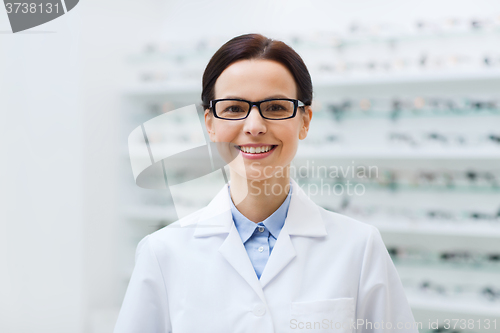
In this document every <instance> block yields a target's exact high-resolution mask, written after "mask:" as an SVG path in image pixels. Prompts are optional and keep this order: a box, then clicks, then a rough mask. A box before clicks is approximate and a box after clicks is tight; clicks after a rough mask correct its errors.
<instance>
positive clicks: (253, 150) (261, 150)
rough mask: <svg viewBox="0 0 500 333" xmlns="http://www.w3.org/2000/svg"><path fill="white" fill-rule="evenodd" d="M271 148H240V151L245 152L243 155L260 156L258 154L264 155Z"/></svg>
mask: <svg viewBox="0 0 500 333" xmlns="http://www.w3.org/2000/svg"><path fill="white" fill-rule="evenodd" d="M271 148H272V146H262V147H257V148H255V147H240V150H241V151H243V152H245V153H250V154H260V153H265V152H268V151H269V150H271Z"/></svg>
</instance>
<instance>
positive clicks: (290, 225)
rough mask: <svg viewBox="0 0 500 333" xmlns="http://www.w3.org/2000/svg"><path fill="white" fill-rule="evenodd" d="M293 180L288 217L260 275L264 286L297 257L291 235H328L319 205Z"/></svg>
mask: <svg viewBox="0 0 500 333" xmlns="http://www.w3.org/2000/svg"><path fill="white" fill-rule="evenodd" d="M291 182H292V186H293V191H292V198H291V200H290V206H289V207H288V213H287V217H286V219H285V223H284V225H283V228H282V229H281V231H280V234H279V236H278V239H277V240H276V244H275V245H274V248H273V251H272V252H271V256H270V257H269V260H268V261H267V263H266V266H265V268H264V271H263V272H262V275H261V277H260V284H261V286H262V288H264V287H265V286H266V285H267V284H268V283H269V282H270V281H271V280H272V279H273V278H274V277H275V276H276V275H278V274H279V273H280V272H281V271H282V270H283V269H284V268H285V267H286V266H287V265H288V264H289V263H290V262H291V261H292V260H293V258H295V256H296V251H295V247H294V246H293V243H292V240H291V239H290V236H306V237H323V236H326V235H327V233H326V229H325V223H324V221H323V219H322V217H321V212H320V210H319V206H318V205H316V204H315V203H314V202H313V201H312V200H311V199H310V198H309V197H308V196H307V194H306V193H305V192H304V191H303V190H302V189H301V188H300V186H299V185H298V184H297V182H296V181H295V180H293V179H291Z"/></svg>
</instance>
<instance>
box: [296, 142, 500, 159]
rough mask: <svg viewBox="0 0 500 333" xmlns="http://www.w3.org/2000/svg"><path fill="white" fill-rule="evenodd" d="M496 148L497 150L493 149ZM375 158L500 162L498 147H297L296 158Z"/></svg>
mask: <svg viewBox="0 0 500 333" xmlns="http://www.w3.org/2000/svg"><path fill="white" fill-rule="evenodd" d="M493 148H497V149H493ZM318 157H323V158H335V159H339V158H340V159H354V158H376V159H454V160H455V159H478V158H479V159H498V160H499V161H500V145H499V147H490V148H479V149H451V148H442V149H398V148H397V147H394V148H390V147H384V148H379V147H377V148H371V149H370V148H362V149H360V148H359V147H353V148H351V149H349V148H340V147H339V146H338V145H337V146H329V145H316V146H312V145H299V148H298V150H297V155H296V158H298V159H303V158H318Z"/></svg>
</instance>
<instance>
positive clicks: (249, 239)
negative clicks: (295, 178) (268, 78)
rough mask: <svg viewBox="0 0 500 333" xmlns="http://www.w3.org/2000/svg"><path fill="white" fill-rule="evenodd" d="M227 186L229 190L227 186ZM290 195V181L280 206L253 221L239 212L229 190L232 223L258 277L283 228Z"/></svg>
mask: <svg viewBox="0 0 500 333" xmlns="http://www.w3.org/2000/svg"><path fill="white" fill-rule="evenodd" d="M227 188H228V191H229V186H228V187H227ZM291 195H292V183H291V182H290V191H288V196H287V197H286V199H285V201H284V202H283V203H282V204H281V206H280V207H279V208H278V209H276V211H275V212H274V213H273V214H272V215H271V216H269V217H268V218H267V219H265V220H264V221H262V222H259V223H255V222H252V221H250V220H249V219H247V218H246V217H245V216H244V215H243V214H241V213H240V211H239V210H238V209H237V208H236V206H235V205H234V203H233V200H232V199H231V192H229V201H230V202H231V213H232V214H233V220H234V224H235V226H236V229H237V230H238V233H239V234H240V238H241V241H242V242H243V244H244V245H245V249H246V250H247V253H248V257H249V258H250V261H251V262H252V265H253V268H254V270H255V273H256V274H257V277H258V278H259V279H260V276H261V275H262V271H263V270H264V267H265V266H266V263H267V260H268V259H269V256H270V255H271V251H272V250H273V247H274V244H275V243H276V239H277V238H278V236H279V234H280V231H281V228H283V225H284V224H285V219H286V216H287V213H288V207H289V206H290V199H291Z"/></svg>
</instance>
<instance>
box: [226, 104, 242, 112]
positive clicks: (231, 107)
mask: <svg viewBox="0 0 500 333" xmlns="http://www.w3.org/2000/svg"><path fill="white" fill-rule="evenodd" d="M224 111H225V112H231V113H235V112H242V111H243V110H242V109H241V108H240V107H239V106H230V107H228V108H226V110H224Z"/></svg>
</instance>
